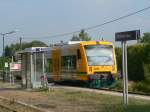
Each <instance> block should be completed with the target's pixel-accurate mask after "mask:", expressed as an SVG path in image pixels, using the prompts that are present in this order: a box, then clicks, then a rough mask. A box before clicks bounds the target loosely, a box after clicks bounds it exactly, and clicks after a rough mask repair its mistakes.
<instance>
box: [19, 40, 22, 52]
mask: <svg viewBox="0 0 150 112" xmlns="http://www.w3.org/2000/svg"><path fill="white" fill-rule="evenodd" d="M19 40H20V50H22V37H20V38H19Z"/></svg>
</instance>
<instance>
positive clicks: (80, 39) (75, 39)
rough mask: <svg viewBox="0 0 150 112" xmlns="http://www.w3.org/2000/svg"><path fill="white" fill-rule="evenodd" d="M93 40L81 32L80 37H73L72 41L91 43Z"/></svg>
mask: <svg viewBox="0 0 150 112" xmlns="http://www.w3.org/2000/svg"><path fill="white" fill-rule="evenodd" d="M89 40H91V37H89V35H88V34H87V33H86V32H85V31H84V30H81V32H80V33H79V35H73V37H72V39H71V41H89Z"/></svg>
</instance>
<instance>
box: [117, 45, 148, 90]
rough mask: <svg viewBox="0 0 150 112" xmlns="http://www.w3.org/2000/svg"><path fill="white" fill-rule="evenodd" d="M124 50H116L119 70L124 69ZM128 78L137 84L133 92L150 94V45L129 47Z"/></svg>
mask: <svg viewBox="0 0 150 112" xmlns="http://www.w3.org/2000/svg"><path fill="white" fill-rule="evenodd" d="M121 52H122V50H121V49H120V48H117V49H116V55H117V63H118V69H119V70H121V68H122V55H121ZM128 77H129V80H130V81H134V82H135V83H134V84H133V85H132V90H133V91H143V92H149V93H150V44H137V45H134V46H129V47H128Z"/></svg>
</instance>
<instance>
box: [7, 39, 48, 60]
mask: <svg viewBox="0 0 150 112" xmlns="http://www.w3.org/2000/svg"><path fill="white" fill-rule="evenodd" d="M29 47H47V44H45V43H44V42H41V41H37V40H34V41H32V42H30V43H27V42H23V43H22V50H24V49H25V48H29ZM19 50H20V44H19V43H16V44H11V45H10V46H6V47H5V56H6V57H7V56H8V57H11V56H12V55H14V53H15V52H16V51H19Z"/></svg>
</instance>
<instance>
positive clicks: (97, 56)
mask: <svg viewBox="0 0 150 112" xmlns="http://www.w3.org/2000/svg"><path fill="white" fill-rule="evenodd" d="M85 51H86V55H87V60H88V64H89V65H90V66H92V65H93V66H97V65H113V64H114V59H113V47H112V46H106V45H87V46H85Z"/></svg>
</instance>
